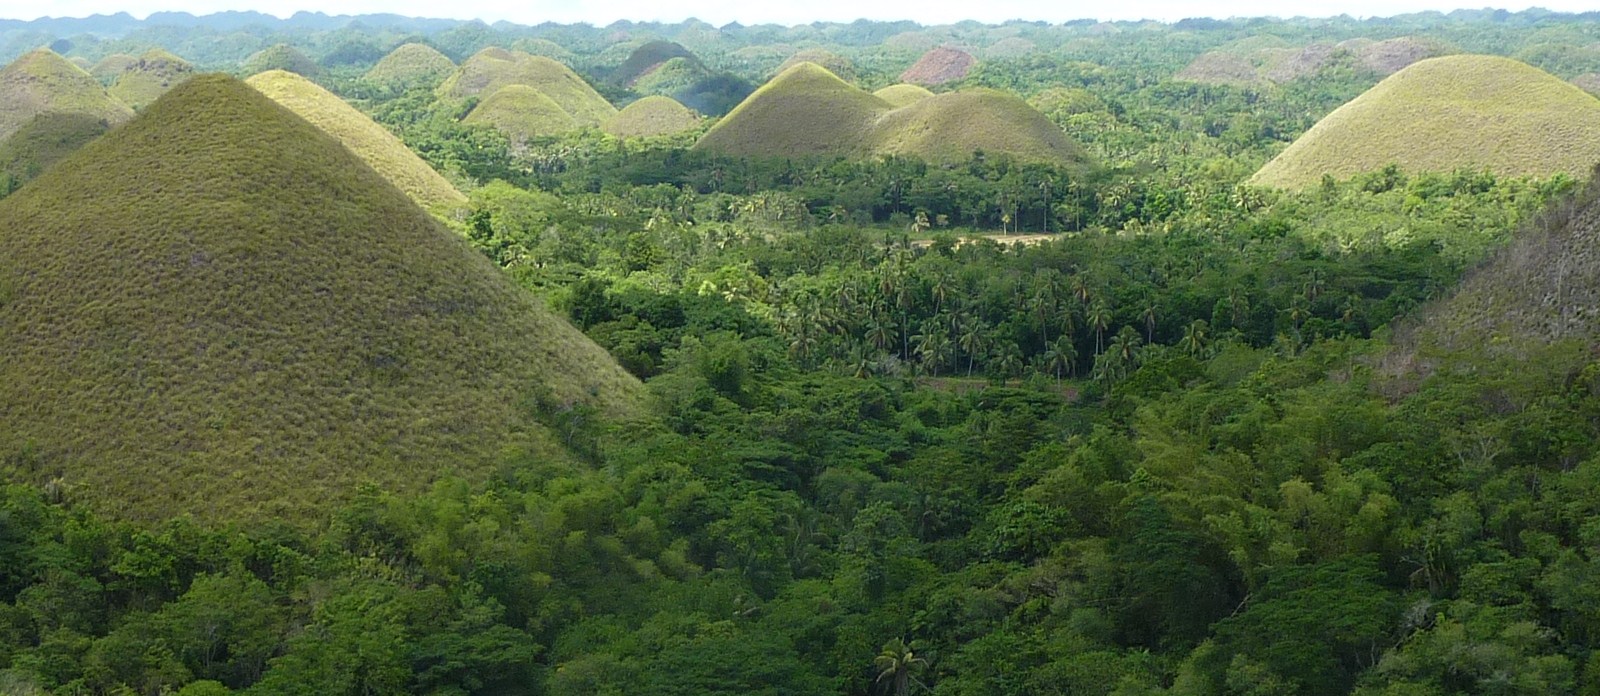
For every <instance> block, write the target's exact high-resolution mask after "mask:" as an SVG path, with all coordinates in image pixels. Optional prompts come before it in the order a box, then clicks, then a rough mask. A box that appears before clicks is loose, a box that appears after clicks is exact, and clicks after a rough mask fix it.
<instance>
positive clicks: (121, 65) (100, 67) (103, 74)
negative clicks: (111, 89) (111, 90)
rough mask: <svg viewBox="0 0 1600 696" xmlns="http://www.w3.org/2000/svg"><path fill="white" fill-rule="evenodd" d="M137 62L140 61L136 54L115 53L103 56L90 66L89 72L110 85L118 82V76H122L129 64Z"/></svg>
mask: <svg viewBox="0 0 1600 696" xmlns="http://www.w3.org/2000/svg"><path fill="white" fill-rule="evenodd" d="M137 62H139V59H138V57H136V56H130V55H128V54H126V53H113V54H111V55H109V56H106V57H104V58H101V59H100V62H98V63H95V64H94V67H92V68H89V74H90V75H93V76H94V79H96V80H99V81H100V82H101V83H102V84H106V85H110V84H111V83H113V82H116V81H117V78H118V77H121V76H122V71H124V70H127V69H128V66H130V65H133V64H134V63H137Z"/></svg>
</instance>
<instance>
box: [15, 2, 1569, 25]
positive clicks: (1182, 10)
mask: <svg viewBox="0 0 1600 696" xmlns="http://www.w3.org/2000/svg"><path fill="white" fill-rule="evenodd" d="M1480 1H1481V0H1480ZM1596 5H1597V3H1596V2H1595V0H1543V1H1542V2H1537V3H1515V2H1511V3H1498V4H1494V5H1493V6H1494V7H1496V8H1500V9H1507V10H1512V11H1517V10H1523V9H1527V8H1528V7H1530V6H1537V7H1544V8H1547V9H1551V10H1558V11H1567V12H1583V11H1591V10H1594V9H1595V8H1596ZM1482 6H1483V5H1481V4H1475V3H1472V2H1471V1H1470V0H1465V1H1463V0H1457V1H1456V2H1453V3H1452V2H1449V1H1448V0H1445V1H1441V0H1297V1H1296V2H1284V0H1213V1H1211V2H1205V1H1203V0H1201V1H1196V0H1117V1H1114V2H1086V1H1085V0H979V1H978V2H972V1H971V0H965V1H962V2H949V1H947V0H806V2H773V1H771V0H768V1H763V0H679V1H678V2H671V3H668V2H662V1H661V0H607V1H605V2H593V1H592V0H591V1H583V0H466V1H462V2H450V3H441V2H439V1H438V0H320V1H319V0H47V1H46V2H25V1H24V0H0V17H7V18H16V19H34V18H37V17H40V16H55V17H83V16H87V15H90V14H111V13H115V12H128V13H130V14H133V15H134V16H136V17H144V16H146V15H148V14H150V13H151V12H156V11H184V12H191V13H194V14H209V13H212V12H220V11H224V10H255V11H257V12H265V13H267V14H272V15H277V16H279V17H287V16H289V15H292V14H294V13H295V12H297V11H300V10H309V11H321V12H326V13H328V14H364V13H370V12H391V13H395V14H403V15H412V16H416V17H441V18H449V19H482V20H485V21H488V22H494V21H497V20H502V19H504V20H509V21H512V22H517V23H521V24H536V23H539V22H546V21H552V22H562V23H569V22H589V23H591V24H596V25H605V24H610V23H611V22H613V21H616V20H619V19H631V20H636V21H665V22H677V21H681V20H683V19H686V18H688V17H697V18H699V19H702V20H705V21H707V22H710V23H712V24H716V25H718V26H720V25H723V24H726V23H728V22H735V21H737V22H741V23H744V24H758V23H767V22H774V23H778V24H803V23H808V22H814V21H843V22H848V21H853V20H856V19H863V18H864V19H875V20H898V19H909V20H914V21H917V22H921V23H923V24H946V23H952V22H958V21H961V20H966V19H975V20H978V21H981V22H1002V21H1006V20H1010V19H1025V20H1043V21H1049V22H1064V21H1067V20H1072V19H1085V18H1089V19H1101V20H1137V19H1157V20H1163V21H1175V20H1178V19H1183V18H1185V17H1197V16H1206V17H1256V16H1283V15H1285V14H1289V15H1301V16H1310V17H1325V16H1334V15H1339V14H1349V15H1353V16H1356V17H1373V16H1379V17H1387V16H1391V15H1395V14H1404V13H1409V12H1420V11H1424V10H1441V11H1446V12H1448V11H1450V10H1454V9H1461V8H1462V7H1469V8H1476V7H1482Z"/></svg>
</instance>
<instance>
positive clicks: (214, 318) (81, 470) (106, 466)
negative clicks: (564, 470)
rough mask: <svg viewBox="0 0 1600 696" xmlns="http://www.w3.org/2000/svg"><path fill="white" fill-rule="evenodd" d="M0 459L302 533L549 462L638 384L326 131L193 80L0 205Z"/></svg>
mask: <svg viewBox="0 0 1600 696" xmlns="http://www.w3.org/2000/svg"><path fill="white" fill-rule="evenodd" d="M0 229H4V230H6V234H3V235H0V288H3V293H0V355H5V356H7V358H6V359H5V360H0V451H6V452H12V453H15V452H23V451H26V452H27V456H25V457H23V458H21V459H18V458H14V457H13V458H8V459H6V460H3V463H0V467H3V468H4V469H5V475H7V476H11V477H17V478H21V479H28V480H48V479H53V478H59V479H61V481H62V483H63V484H64V485H65V486H67V487H68V489H69V490H74V491H75V492H74V494H73V495H74V496H75V497H78V498H79V499H80V500H84V501H86V502H88V503H90V504H91V505H93V506H94V507H97V508H99V509H102V510H106V511H109V512H112V513H114V514H117V515H119V516H125V517H135V518H147V519H165V518H167V517H169V516H172V515H176V514H179V513H192V514H194V515H196V516H198V517H201V518H209V519H221V518H227V519H249V520H259V519H265V518H269V517H271V518H288V519H301V520H304V519H306V517H307V516H308V515H312V514H315V513H316V511H319V510H325V509H327V507H328V506H330V505H333V504H336V502H337V501H338V500H339V499H341V498H343V497H345V496H347V495H348V494H350V493H351V492H352V491H353V490H354V488H355V487H356V486H357V485H358V484H359V483H360V482H362V481H373V482H376V483H377V484H379V485H380V486H383V487H386V488H391V489H397V490H416V489H418V488H419V487H422V486H425V485H427V483H428V482H429V481H430V480H432V479H434V478H436V477H438V476H440V475H442V474H444V473H446V472H448V473H450V474H452V475H455V474H464V475H467V476H469V477H476V476H483V475H485V474H486V473H487V472H488V471H489V469H491V468H492V466H493V464H494V462H495V461H496V460H497V459H498V458H499V456H500V453H501V452H502V451H504V448H506V447H509V446H526V447H533V448H535V449H536V450H537V451H540V452H546V453H547V454H548V455H549V456H562V455H560V454H559V453H558V451H557V449H556V448H554V447H553V446H550V445H549V444H548V443H550V442H552V441H554V439H555V438H554V437H553V436H552V435H551V434H550V433H549V431H547V430H546V429H545V428H544V427H543V426H540V425H538V424H537V423H536V422H535V421H536V418H537V414H538V413H549V412H551V410H552V409H556V408H561V407H562V405H563V404H575V403H579V402H593V403H595V404H597V405H598V406H599V408H600V409H601V410H602V412H603V413H608V414H612V415H615V416H627V415H629V414H630V413H632V412H633V410H634V409H635V408H636V407H637V401H636V399H637V398H638V397H639V395H640V393H641V391H642V388H641V386H640V385H639V383H638V382H637V381H636V380H634V379H632V378H631V377H630V376H628V375H627V374H626V373H625V372H624V371H623V370H622V369H621V368H619V367H618V366H617V365H616V363H615V362H614V361H612V360H611V358H610V356H608V355H607V354H606V353H605V351H604V350H602V349H600V348H599V347H598V346H596V345H595V344H594V343H593V342H591V341H589V340H588V339H587V338H585V337H584V336H583V335H582V334H581V333H579V332H578V331H577V330H576V329H574V328H572V327H571V326H570V325H569V324H567V323H566V322H565V321H563V320H561V319H559V318H558V317H556V316H555V315H553V314H551V313H550V312H549V311H548V310H547V309H546V308H545V307H544V305H543V304H542V303H541V302H539V301H538V300H536V299H535V298H533V297H532V296H530V295H528V294H526V293H525V292H523V291H522V290H520V289H519V288H517V287H515V286H514V285H513V284H512V283H511V282H510V281H509V280H507V279H506V278H505V276H504V275H503V274H502V273H501V272H500V271H499V270H498V269H497V268H495V267H494V266H493V264H491V263H490V262H489V261H488V260H487V259H485V258H483V256H482V255H481V254H478V253H477V252H476V251H474V250H473V249H472V248H470V247H469V246H468V245H467V244H466V243H465V242H464V241H463V240H461V239H460V238H459V237H457V236H455V235H453V234H451V233H450V232H448V231H446V230H444V229H443V228H442V227H441V226H440V225H439V224H438V223H437V222H436V221H435V220H434V219H433V218H432V217H430V216H428V215H427V214H426V213H424V212H423V211H422V210H421V209H420V208H418V207H417V206H416V205H414V204H413V203H412V202H411V201H410V200H409V199H407V198H406V197H405V195H404V194H402V193H400V191H399V190H398V189H396V188H394V187H393V186H391V185H390V184H389V183H388V182H387V181H386V180H385V179H384V178H383V177H382V176H380V175H379V174H378V173H377V172H375V171H373V170H372V169H371V168H370V167H368V166H367V165H366V164H365V163H364V162H362V161H361V160H360V159H359V158H357V157H356V156H355V155H353V154H351V153H350V152H349V151H348V150H346V149H345V148H344V147H343V146H341V145H340V144H339V143H338V141H336V140H334V139H333V138H332V137H331V136H329V135H327V134H325V133H323V132H322V131H320V130H318V129H317V128H315V127H314V126H312V125H311V124H309V123H307V122H306V121H304V120H303V119H301V118H299V117H297V116H295V115H294V114H293V113H292V112H290V111H288V110H287V109H284V108H282V107H281V106H278V105H277V104H276V103H275V102H273V101H271V100H270V99H268V98H266V97H265V96H263V95H262V94H261V93H259V92H257V91H255V90H254V89H251V88H250V87H248V86H246V85H245V84H243V83H242V82H239V81H237V80H235V79H233V78H230V77H225V76H216V75H207V76H201V77H197V78H195V79H192V80H190V81H188V82H186V83H184V84H183V85H180V86H179V87H177V88H176V89H174V90H172V91H171V92H169V93H168V94H167V95H166V96H164V97H162V98H161V99H160V100H157V101H156V103H154V104H152V105H151V106H150V108H148V109H146V110H145V112H144V113H143V114H142V115H141V116H140V117H138V118H137V119H135V120H134V121H132V122H131V123H128V124H126V125H125V126H123V127H121V128H118V129H116V130H114V131H112V132H111V133H108V134H107V135H105V136H104V137H102V138H100V139H98V140H96V141H94V142H92V143H90V144H89V145H87V146H85V147H84V148H83V149H80V150H79V151H78V152H76V153H74V154H73V155H71V156H69V157H68V158H67V159H65V160H63V161H62V162H60V163H59V164H57V165H56V166H55V167H53V168H51V169H50V170H49V171H47V172H45V174H44V175H43V176H41V177H40V178H39V179H37V180H35V181H34V182H33V183H32V184H30V185H29V186H26V187H24V188H23V189H22V190H21V191H18V192H17V193H15V194H12V195H11V196H10V197H8V198H6V199H5V200H3V201H0Z"/></svg>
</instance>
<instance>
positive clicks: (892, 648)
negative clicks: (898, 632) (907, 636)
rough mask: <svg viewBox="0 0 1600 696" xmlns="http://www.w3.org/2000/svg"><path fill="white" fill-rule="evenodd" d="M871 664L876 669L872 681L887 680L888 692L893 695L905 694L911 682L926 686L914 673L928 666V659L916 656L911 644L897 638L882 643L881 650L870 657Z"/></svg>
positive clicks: (908, 691)
mask: <svg viewBox="0 0 1600 696" xmlns="http://www.w3.org/2000/svg"><path fill="white" fill-rule="evenodd" d="M872 666H873V667H876V668H877V669H878V678H877V679H875V680H873V681H874V683H883V682H884V681H885V680H887V683H888V685H889V690H890V693H892V694H894V696H907V694H910V693H911V686H912V685H913V684H915V685H917V686H920V687H922V688H923V689H927V688H928V685H927V684H923V683H922V680H920V679H917V674H916V673H917V672H921V671H922V670H923V669H924V668H926V667H927V666H928V661H927V660H924V659H922V658H921V657H918V656H917V654H916V653H915V652H913V651H912V650H911V646H909V645H906V642H905V641H904V640H901V639H899V638H895V639H894V640H891V641H889V642H887V643H884V644H883V652H880V653H878V656H877V657H875V658H872Z"/></svg>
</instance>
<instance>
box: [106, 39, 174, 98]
mask: <svg viewBox="0 0 1600 696" xmlns="http://www.w3.org/2000/svg"><path fill="white" fill-rule="evenodd" d="M193 76H194V66H193V65H190V64H189V61H186V60H184V59H182V58H179V57H177V56H175V55H172V54H171V53H168V52H166V51H163V50H161V49H159V48H157V49H151V50H150V51H149V52H147V53H145V54H144V55H142V56H139V58H138V59H137V60H135V61H134V62H133V63H131V64H129V65H128V66H127V67H126V68H124V69H123V71H122V75H121V76H119V77H118V78H117V81H116V83H115V84H113V85H111V90H110V92H111V96H113V97H116V98H117V99H120V100H122V103H124V104H127V105H128V106H131V107H133V108H135V109H143V108H144V107H145V106H147V105H149V104H150V102H153V101H155V100H156V99H157V98H158V97H160V96H161V95H163V94H166V93H167V90H169V89H172V88H173V87H175V86H177V85H178V83H180V82H183V81H184V80H187V79H189V78H190V77H193Z"/></svg>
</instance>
